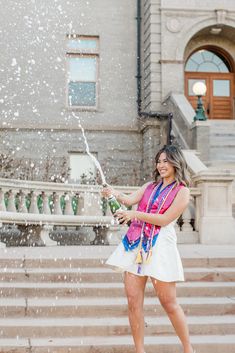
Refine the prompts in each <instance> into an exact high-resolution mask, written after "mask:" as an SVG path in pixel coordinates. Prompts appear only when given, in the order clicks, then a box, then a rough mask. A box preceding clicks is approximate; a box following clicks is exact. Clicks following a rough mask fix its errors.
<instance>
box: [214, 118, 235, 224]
mask: <svg viewBox="0 0 235 353" xmlns="http://www.w3.org/2000/svg"><path fill="white" fill-rule="evenodd" d="M208 167H210V168H212V169H213V168H216V169H228V170H232V171H233V172H234V173H235V120H210V162H208ZM233 215H234V217H235V181H234V186H233Z"/></svg>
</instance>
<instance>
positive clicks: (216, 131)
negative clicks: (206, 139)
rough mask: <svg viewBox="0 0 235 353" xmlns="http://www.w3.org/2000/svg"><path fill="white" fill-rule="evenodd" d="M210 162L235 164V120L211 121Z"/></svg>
mask: <svg viewBox="0 0 235 353" xmlns="http://www.w3.org/2000/svg"><path fill="white" fill-rule="evenodd" d="M210 161H212V163H215V162H216V161H218V162H220V163H223V164H229V163H234V164H235V120H210Z"/></svg>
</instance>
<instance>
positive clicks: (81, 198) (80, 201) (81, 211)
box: [77, 193, 84, 216]
mask: <svg viewBox="0 0 235 353" xmlns="http://www.w3.org/2000/svg"><path fill="white" fill-rule="evenodd" d="M77 198H78V207H77V215H79V216H81V215H84V193H79V195H78V196H77Z"/></svg>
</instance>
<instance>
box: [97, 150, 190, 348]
mask: <svg viewBox="0 0 235 353" xmlns="http://www.w3.org/2000/svg"><path fill="white" fill-rule="evenodd" d="M155 162H156V169H155V173H154V174H155V181H154V182H149V183H146V184H145V185H143V186H142V187H141V188H139V189H138V190H137V191H136V192H134V193H132V194H131V195H125V194H120V193H119V192H118V191H116V190H115V189H113V188H112V187H107V188H104V189H103V191H102V194H103V196H106V197H108V196H110V195H111V194H112V195H114V196H115V197H116V198H117V200H118V201H119V202H121V203H122V204H124V205H125V206H132V205H135V204H138V208H137V210H136V211H135V210H119V211H117V212H116V216H117V217H118V220H119V222H120V223H124V224H125V223H127V222H129V221H131V225H130V227H129V230H128V232H127V234H126V235H125V236H124V238H123V240H122V242H121V243H120V244H119V246H118V247H117V249H116V250H115V251H114V253H113V254H112V255H111V256H110V257H109V259H108V260H107V262H106V263H107V264H108V265H111V266H113V267H115V268H116V269H118V270H121V271H122V272H124V283H125V292H126V296H127V299H128V315H129V321H130V326H131V331H132V335H133V339H134V344H135V351H136V353H144V314H143V302H144V291H145V286H146V282H147V279H148V277H150V278H151V281H152V284H153V286H154V289H155V291H156V294H157V296H158V298H159V301H160V303H161V305H162V306H163V308H164V309H165V311H166V313H167V315H168V316H169V318H170V320H171V323H172V325H173V327H174V329H175V331H176V334H177V335H178V337H179V339H180V341H181V342H182V345H183V349H184V353H195V352H194V351H193V348H192V346H191V343H190V339H189V332H188V326H187V323H186V319H185V315H184V312H183V310H182V308H181V307H180V306H179V304H178V303H177V300H176V282H178V281H183V280H184V274H183V268H182V263H181V259H180V256H179V253H178V250H177V245H176V243H177V239H176V234H175V230H174V224H175V223H176V221H177V219H178V217H179V216H180V215H181V214H182V213H183V211H184V210H185V209H186V207H187V205H188V203H189V198H190V192H189V189H188V187H187V186H188V185H189V177H188V172H187V165H186V162H185V159H184V156H183V154H182V152H181V151H180V150H179V148H178V147H176V146H168V145H166V146H164V147H163V148H162V149H161V150H160V151H159V152H158V153H157V155H156V157H155Z"/></svg>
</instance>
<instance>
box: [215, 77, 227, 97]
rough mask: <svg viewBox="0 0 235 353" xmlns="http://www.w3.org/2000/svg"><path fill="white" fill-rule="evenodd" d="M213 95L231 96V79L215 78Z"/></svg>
mask: <svg viewBox="0 0 235 353" xmlns="http://www.w3.org/2000/svg"><path fill="white" fill-rule="evenodd" d="M213 96H214V97H230V81H229V80H213Z"/></svg>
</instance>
